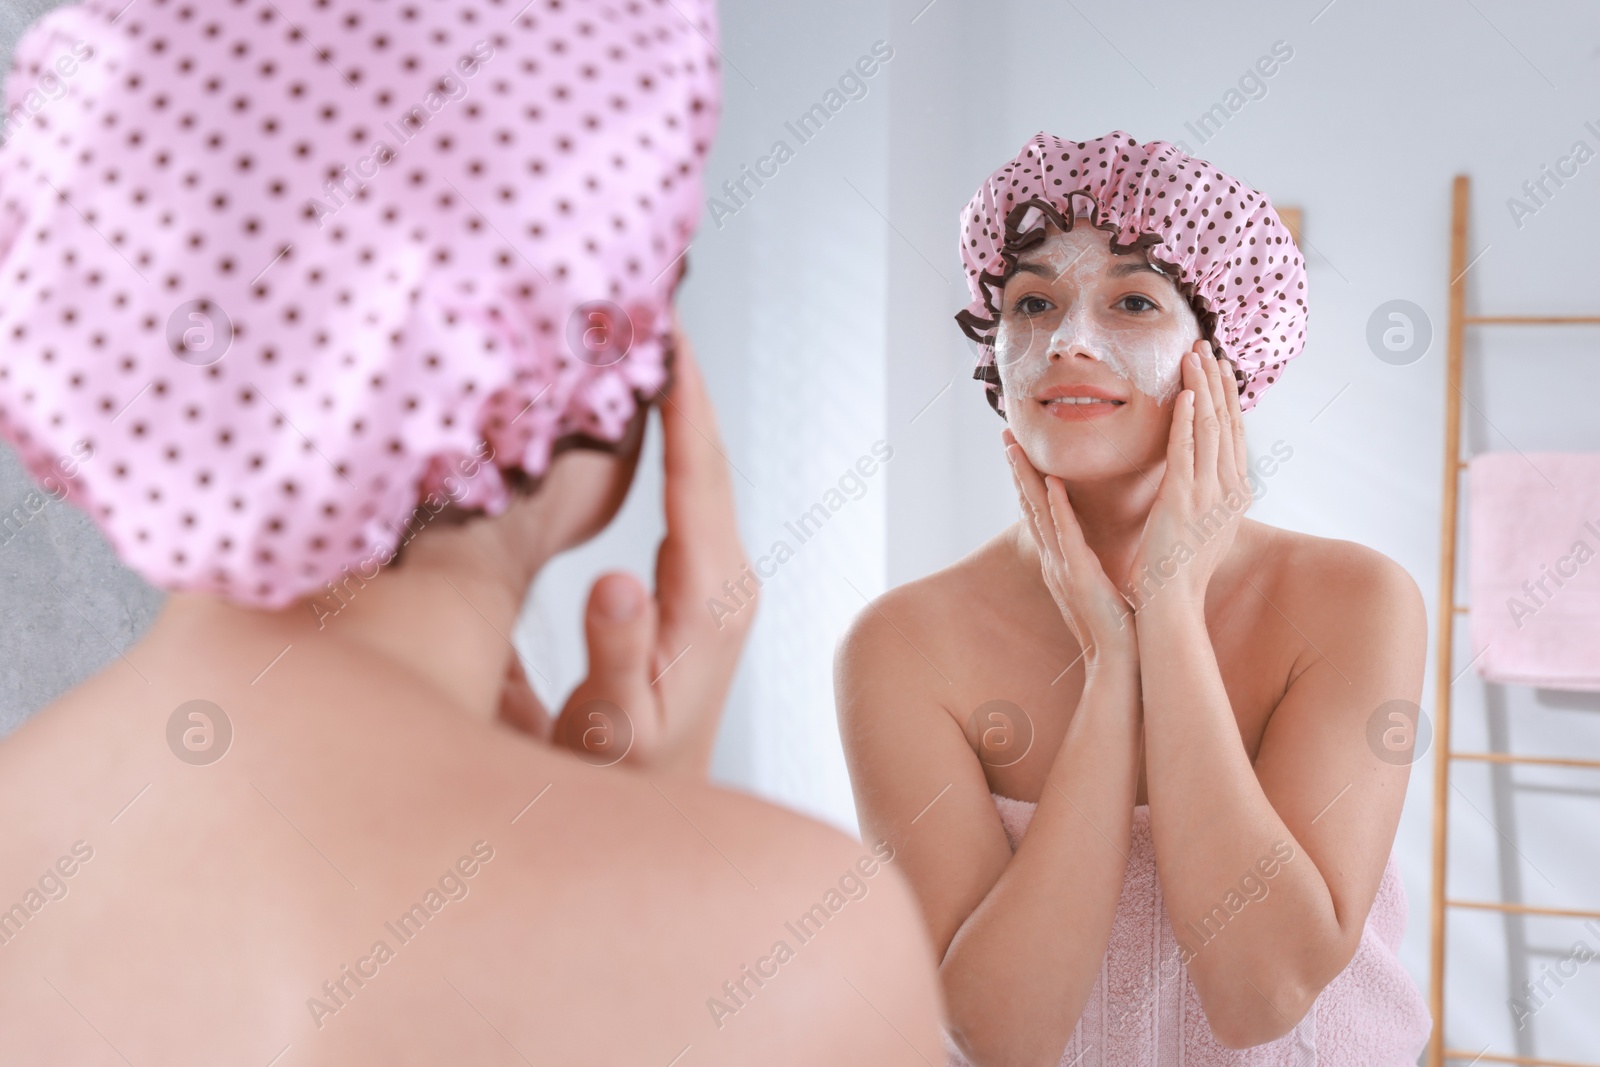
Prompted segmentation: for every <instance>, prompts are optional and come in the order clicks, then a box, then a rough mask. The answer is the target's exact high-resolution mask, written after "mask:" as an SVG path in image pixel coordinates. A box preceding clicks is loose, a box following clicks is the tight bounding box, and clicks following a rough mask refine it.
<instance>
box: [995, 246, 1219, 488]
mask: <svg viewBox="0 0 1600 1067" xmlns="http://www.w3.org/2000/svg"><path fill="white" fill-rule="evenodd" d="M1049 234H1050V236H1049V237H1048V238H1047V239H1046V240H1044V241H1042V242H1040V243H1039V244H1037V245H1035V246H1034V247H1033V248H1030V249H1028V250H1027V251H1026V252H1025V253H1023V254H1022V255H1021V256H1019V257H1018V259H1017V269H1016V272H1015V273H1013V274H1012V276H1011V278H1010V279H1009V280H1008V281H1007V282H1006V286H1005V290H1004V294H1003V299H1002V302H1001V309H1000V324H999V329H998V331H997V333H996V336H995V362H996V364H997V365H998V367H999V371H1000V386H1001V391H1002V392H1003V394H1004V395H1005V407H1006V421H1007V422H1008V423H1009V425H1010V427H1011V432H1012V433H1013V434H1014V435H1015V436H1016V439H1017V443H1018V444H1019V445H1021V446H1022V450H1023V451H1024V452H1025V453H1026V454H1027V456H1028V459H1029V460H1030V461H1031V462H1032V463H1033V465H1034V466H1035V467H1037V468H1038V469H1039V470H1040V471H1042V472H1044V473H1046V474H1054V475H1057V476H1059V477H1061V478H1062V479H1063V480H1065V481H1069V482H1070V481H1075V480H1076V481H1085V480H1094V479H1097V478H1101V477H1106V476H1111V475H1116V474H1123V473H1127V472H1130V471H1133V470H1142V469H1145V468H1146V467H1148V466H1149V465H1150V464H1151V463H1154V462H1156V461H1157V460H1159V459H1160V458H1161V456H1163V455H1164V454H1165V451H1166V447H1167V437H1168V434H1169V433H1170V428H1171V425H1172V411H1173V405H1174V402H1175V401H1176V399H1177V396H1178V393H1179V392H1180V390H1181V388H1182V372H1181V363H1182V359H1183V354H1184V353H1185V352H1187V351H1188V350H1189V349H1190V348H1191V347H1193V345H1194V343H1195V342H1196V341H1197V340H1199V339H1200V324H1199V322H1198V321H1197V320H1196V319H1195V316H1194V311H1193V310H1192V309H1191V308H1190V306H1189V302H1188V301H1187V300H1185V299H1184V298H1183V296H1182V295H1181V294H1180V293H1179V292H1178V289H1177V286H1176V285H1174V284H1173V281H1172V279H1171V278H1170V277H1169V276H1168V275H1167V274H1165V273H1162V271H1161V270H1160V269H1159V268H1157V267H1154V266H1152V265H1151V264H1150V262H1149V260H1147V259H1146V258H1145V256H1144V253H1142V252H1130V253H1127V254H1124V255H1113V254H1112V252H1111V235H1110V234H1109V233H1107V232H1106V231H1105V230H1097V229H1094V228H1093V227H1092V226H1090V225H1088V223H1087V221H1086V220H1081V219H1080V220H1078V222H1077V224H1076V225H1075V227H1074V228H1073V230H1072V231H1071V232H1069V233H1061V232H1059V231H1057V230H1055V229H1054V227H1051V228H1050V230H1049Z"/></svg>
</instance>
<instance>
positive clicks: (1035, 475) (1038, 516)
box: [1005, 430, 1065, 568]
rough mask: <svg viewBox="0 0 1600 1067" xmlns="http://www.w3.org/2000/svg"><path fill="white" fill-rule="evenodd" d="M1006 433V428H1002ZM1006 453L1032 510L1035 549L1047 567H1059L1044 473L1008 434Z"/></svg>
mask: <svg viewBox="0 0 1600 1067" xmlns="http://www.w3.org/2000/svg"><path fill="white" fill-rule="evenodd" d="M1005 432H1006V434H1007V435H1009V434H1010V431H1009V430H1007V431H1005ZM1006 456H1007V458H1008V459H1010V460H1011V469H1012V470H1013V471H1015V472H1016V475H1017V481H1018V483H1019V484H1020V485H1021V486H1022V492H1023V495H1024V496H1025V497H1026V498H1027V501H1028V507H1029V510H1030V511H1031V512H1032V514H1033V532H1034V539H1035V540H1036V541H1037V542H1038V545H1039V553H1040V555H1041V556H1042V557H1043V558H1044V560H1045V562H1046V564H1048V565H1049V566H1051V567H1058V568H1059V567H1062V566H1064V565H1065V560H1063V559H1062V556H1061V544H1060V542H1059V541H1058V540H1057V537H1056V529H1055V521H1054V520H1053V519H1052V518H1051V517H1050V501H1049V497H1048V495H1047V494H1046V491H1045V483H1044V476H1043V475H1042V474H1040V473H1039V471H1038V468H1036V467H1034V465H1033V464H1032V463H1031V462H1030V461H1029V459H1028V454H1027V453H1026V452H1024V451H1023V450H1022V446H1021V445H1019V444H1017V443H1016V439H1015V438H1012V439H1011V441H1010V443H1009V444H1007V445H1006Z"/></svg>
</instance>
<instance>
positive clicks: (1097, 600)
mask: <svg viewBox="0 0 1600 1067" xmlns="http://www.w3.org/2000/svg"><path fill="white" fill-rule="evenodd" d="M1001 436H1002V437H1003V438H1004V439H1005V442H1006V459H1007V460H1008V461H1010V463H1011V476H1012V480H1013V481H1015V482H1016V485H1017V497H1018V499H1019V500H1020V502H1021V504H1022V514H1023V518H1024V520H1025V521H1026V522H1027V523H1028V528H1029V530H1030V531H1031V532H1032V534H1033V541H1034V544H1036V545H1038V546H1039V564H1040V567H1041V569H1042V570H1043V571H1044V584H1045V587H1046V588H1048V589H1049V590H1050V596H1051V598H1052V599H1053V600H1055V602H1056V607H1058V608H1060V609H1061V617H1062V618H1063V619H1065V620H1066V623H1067V626H1068V627H1069V628H1071V630H1072V634H1073V636H1074V637H1076V638H1077V639H1078V644H1079V646H1081V647H1082V648H1083V651H1084V660H1085V662H1086V663H1087V664H1089V665H1091V666H1092V665H1095V664H1097V663H1100V662H1104V661H1106V660H1107V657H1108V656H1109V657H1110V658H1113V659H1124V658H1132V657H1133V656H1135V655H1137V653H1138V638H1137V634H1135V632H1134V629H1133V627H1132V626H1131V625H1129V622H1130V621H1131V619H1132V613H1131V612H1130V611H1129V610H1128V602H1127V601H1126V600H1125V599H1124V598H1123V596H1122V594H1121V593H1120V592H1118V591H1117V587H1116V586H1115V585H1113V584H1112V582H1111V579H1110V578H1108V577H1106V572H1105V569H1104V568H1103V567H1101V566H1100V558H1099V557H1098V556H1096V555H1095V554H1094V552H1093V550H1091V549H1090V548H1089V546H1088V544H1087V543H1086V542H1085V541H1084V539H1083V530H1082V529H1081V528H1080V527H1079V526H1078V518H1077V516H1076V515H1074V514H1073V511H1072V503H1071V501H1069V500H1068V499H1067V488H1066V486H1065V485H1064V484H1063V483H1062V481H1061V479H1060V478H1057V477H1056V476H1055V475H1053V474H1051V475H1043V474H1040V473H1039V471H1038V469H1037V468H1035V467H1034V465H1033V464H1032V463H1031V462H1030V461H1029V460H1028V456H1027V453H1025V452H1023V450H1022V446H1021V445H1019V444H1017V439H1016V438H1015V437H1013V436H1012V434H1011V431H1010V430H1009V429H1008V430H1004V431H1002V432H1001Z"/></svg>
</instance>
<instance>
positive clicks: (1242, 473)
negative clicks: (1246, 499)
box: [1222, 357, 1250, 485]
mask: <svg viewBox="0 0 1600 1067" xmlns="http://www.w3.org/2000/svg"><path fill="white" fill-rule="evenodd" d="M1223 358H1224V359H1226V358H1227V357H1223ZM1222 376H1223V378H1225V379H1227V380H1226V381H1225V382H1224V383H1223V386H1224V388H1223V393H1224V395H1225V396H1226V397H1227V401H1228V414H1229V416H1230V419H1231V422H1232V425H1233V466H1234V469H1235V470H1236V471H1238V472H1239V481H1240V482H1242V483H1244V484H1246V485H1248V484H1249V481H1250V478H1249V474H1250V450H1249V448H1248V447H1246V444H1245V439H1244V412H1243V411H1241V410H1240V408H1239V379H1238V377H1237V375H1236V374H1235V373H1234V364H1233V361H1232V360H1228V363H1227V366H1226V370H1225V371H1224V373H1223V375H1222Z"/></svg>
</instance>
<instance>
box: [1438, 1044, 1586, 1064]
mask: <svg viewBox="0 0 1600 1067" xmlns="http://www.w3.org/2000/svg"><path fill="white" fill-rule="evenodd" d="M1444 1058H1445V1059H1446V1060H1464V1061H1466V1062H1467V1063H1518V1064H1522V1065H1523V1067H1600V1064H1597V1063H1577V1062H1575V1061H1573V1060H1548V1059H1540V1058H1539V1057H1537V1056H1498V1055H1496V1054H1494V1053H1493V1052H1463V1051H1462V1050H1461V1049H1458V1048H1447V1049H1445V1050H1444Z"/></svg>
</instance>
